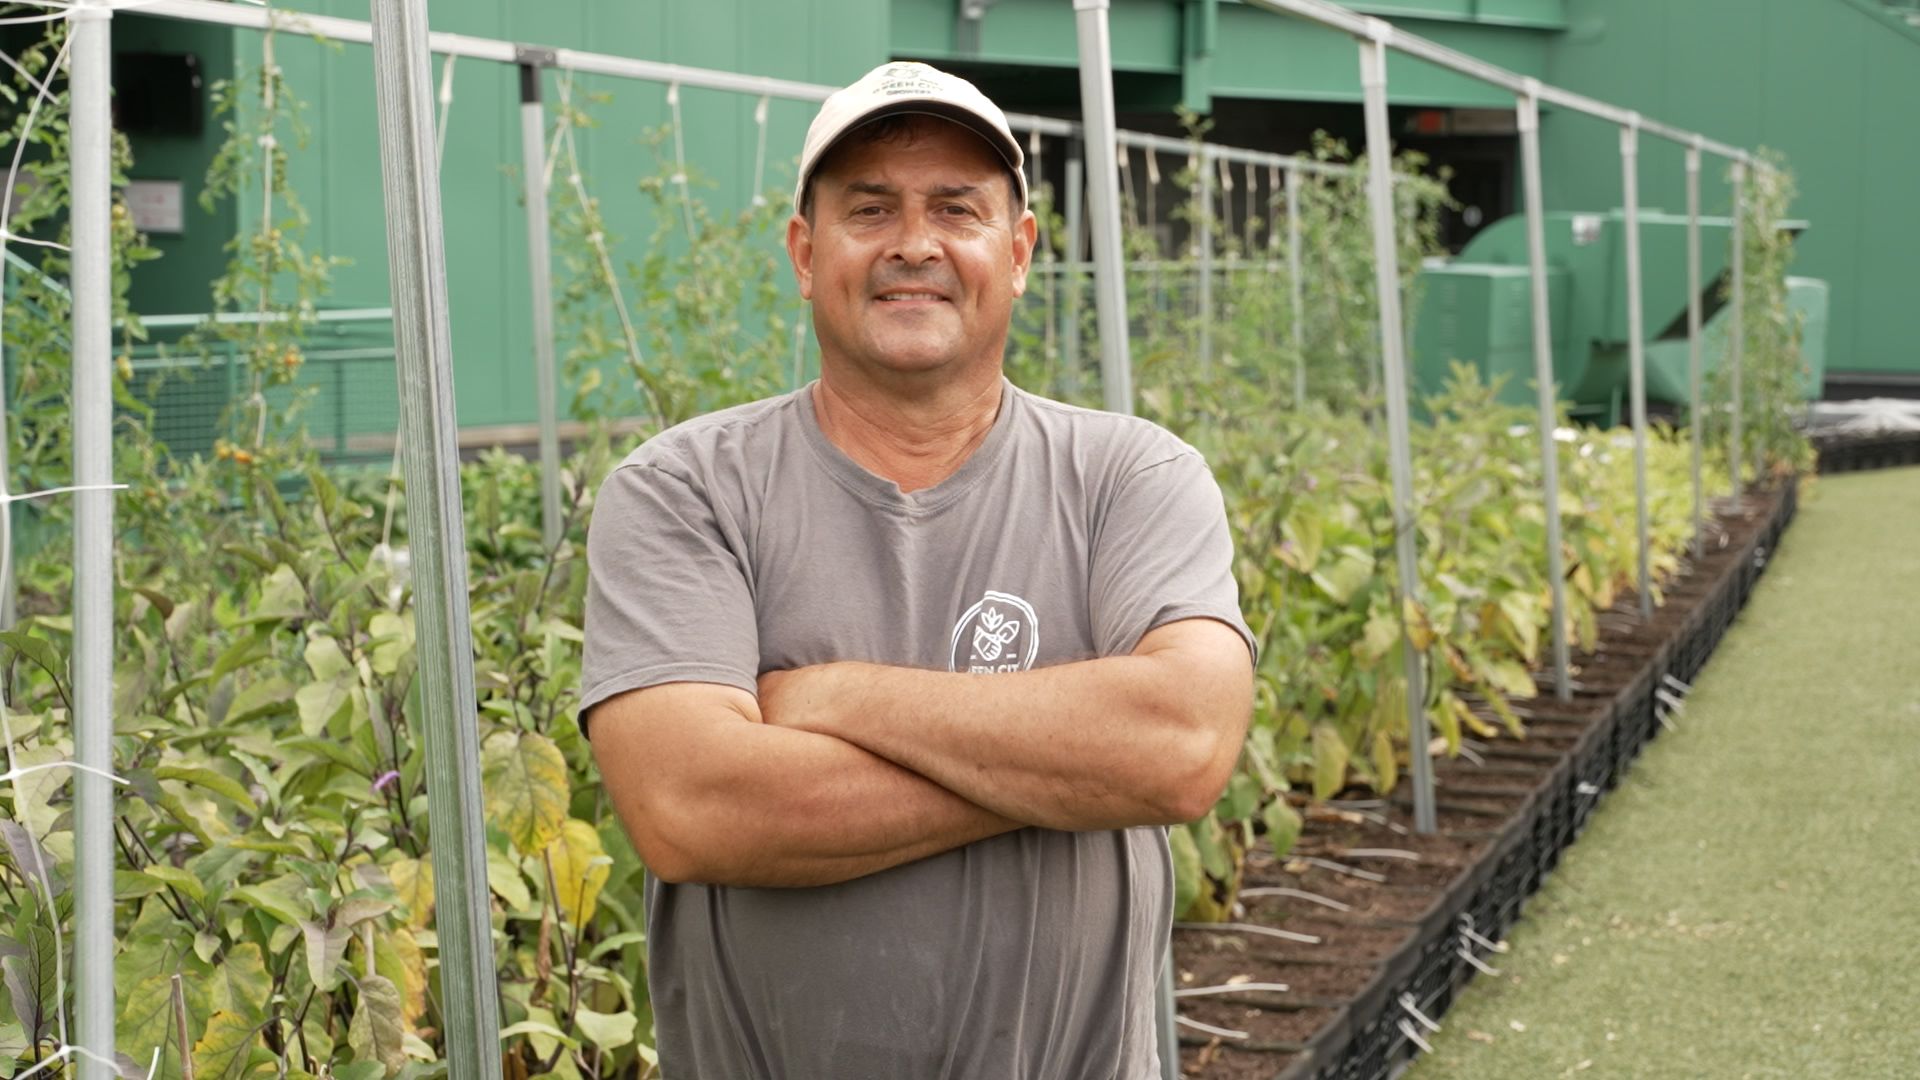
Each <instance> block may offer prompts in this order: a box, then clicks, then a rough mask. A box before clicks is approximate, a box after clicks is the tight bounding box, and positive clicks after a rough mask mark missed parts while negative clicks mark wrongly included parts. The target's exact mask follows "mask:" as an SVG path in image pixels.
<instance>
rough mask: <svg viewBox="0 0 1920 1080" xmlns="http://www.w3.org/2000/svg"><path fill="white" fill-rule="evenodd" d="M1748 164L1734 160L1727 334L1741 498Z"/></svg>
mask: <svg viewBox="0 0 1920 1080" xmlns="http://www.w3.org/2000/svg"><path fill="white" fill-rule="evenodd" d="M1746 238H1747V163H1746V162H1744V161H1736V162H1734V163H1733V252H1732V262H1733V298H1732V303H1733V310H1732V312H1730V313H1729V314H1728V323H1729V325H1728V327H1727V337H1728V339H1729V340H1730V341H1731V342H1732V345H1733V351H1732V354H1731V355H1730V357H1729V358H1728V362H1729V363H1730V364H1731V365H1732V366H1733V370H1732V371H1730V372H1728V373H1727V374H1728V376H1729V378H1731V380H1732V389H1733V418H1732V419H1733V441H1732V445H1731V446H1730V447H1729V448H1728V452H1727V466H1728V468H1730V469H1732V470H1733V494H1734V497H1735V498H1738V497H1739V496H1740V494H1741V492H1742V491H1744V490H1746V481H1745V480H1744V479H1743V478H1742V473H1743V472H1744V470H1743V469H1742V466H1743V465H1745V464H1746V452H1747V442H1746V436H1745V433H1744V432H1742V430H1741V428H1742V426H1743V421H1744V419H1745V417H1743V416H1742V415H1741V411H1740V410H1741V404H1740V369H1741V368H1743V367H1745V366H1746V358H1747V288H1746V277H1747V275H1746V264H1747V243H1746Z"/></svg>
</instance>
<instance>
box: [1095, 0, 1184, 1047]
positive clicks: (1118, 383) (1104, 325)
mask: <svg viewBox="0 0 1920 1080" xmlns="http://www.w3.org/2000/svg"><path fill="white" fill-rule="evenodd" d="M1110 3H1111V0H1073V18H1074V24H1075V29H1076V30H1077V32H1078V37H1079V46H1080V120H1081V130H1082V133H1083V135H1084V137H1085V139H1086V143H1085V147H1086V155H1087V169H1088V180H1089V183H1088V184H1087V196H1088V198H1087V202H1088V204H1089V205H1088V207H1087V209H1088V210H1089V211H1091V213H1090V215H1089V218H1090V224H1091V226H1092V230H1091V231H1092V234H1093V235H1092V239H1093V288H1094V316H1095V318H1096V319H1097V321H1098V322H1099V326H1100V389H1101V394H1102V397H1103V400H1104V402H1105V404H1106V407H1107V411H1109V412H1118V413H1132V412H1133V359H1132V356H1131V343H1130V342H1129V341H1128V339H1127V284H1126V278H1125V276H1124V275H1125V274H1126V263H1125V258H1126V254H1125V251H1124V250H1123V248H1122V246H1121V236H1120V176H1119V162H1118V158H1117V155H1116V152H1115V151H1116V149H1117V146H1116V144H1115V143H1114V128H1115V126H1116V125H1115V123H1114V115H1113V51H1112V42H1111V40H1110V39H1109V37H1108V32H1107V9H1108V7H1109V5H1110ZM1076 254H1077V252H1076ZM1068 265H1069V266H1071V265H1072V262H1071V261H1069V263H1068ZM1153 1012H1154V1027H1155V1029H1156V1030H1157V1031H1158V1032H1159V1057H1160V1076H1161V1078H1162V1080H1179V1077H1180V1036H1179V1034H1178V1032H1176V1031H1175V1024H1174V1016H1175V1013H1174V1006H1173V942H1172V941H1171V940H1169V941H1168V942H1167V943H1166V946H1165V948H1164V951H1163V952H1162V953H1161V956H1160V984H1159V986H1158V987H1156V988H1155V993H1154V1009H1153Z"/></svg>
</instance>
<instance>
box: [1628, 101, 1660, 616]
mask: <svg viewBox="0 0 1920 1080" xmlns="http://www.w3.org/2000/svg"><path fill="white" fill-rule="evenodd" d="M1620 185H1621V192H1622V198H1623V200H1624V203H1625V206H1626V211H1625V216H1626V230H1627V384H1628V394H1629V396H1630V397H1631V398H1632V407H1633V515H1634V516H1633V520H1634V537H1635V545H1634V546H1635V548H1636V549H1637V550H1638V552H1639V577H1638V578H1637V579H1636V580H1637V581H1638V582H1639V590H1640V617H1641V618H1643V619H1646V618H1652V617H1653V581H1652V574H1651V570H1650V565H1651V563H1650V553H1649V551H1648V547H1649V543H1648V540H1649V537H1648V530H1647V343H1646V330H1645V327H1644V326H1643V325H1642V324H1643V322H1644V319H1645V315H1644V313H1643V312H1642V311H1641V306H1642V305H1641V299H1640V124H1639V119H1638V114H1637V113H1636V114H1634V115H1633V116H1630V117H1629V118H1628V122H1627V123H1626V124H1624V125H1622V126H1621V128H1620Z"/></svg>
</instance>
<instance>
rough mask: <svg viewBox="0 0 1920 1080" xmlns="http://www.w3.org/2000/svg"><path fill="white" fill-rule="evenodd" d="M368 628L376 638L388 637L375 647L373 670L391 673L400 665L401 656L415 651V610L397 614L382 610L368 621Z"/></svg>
mask: <svg viewBox="0 0 1920 1080" xmlns="http://www.w3.org/2000/svg"><path fill="white" fill-rule="evenodd" d="M367 629H368V631H369V632H370V633H372V634H373V636H374V637H375V638H386V639H387V640H385V641H382V642H380V643H379V644H378V645H375V646H374V647H373V670H374V671H375V672H377V673H379V674H381V675H391V674H393V673H394V672H395V671H396V670H398V669H399V667H400V660H401V658H403V657H405V656H406V655H407V654H408V653H411V652H412V651H413V612H411V611H409V612H407V613H406V614H404V615H395V614H394V613H393V612H391V611H382V612H380V613H379V614H377V615H375V616H374V617H373V619H372V620H371V621H370V622H369V623H368V626H367Z"/></svg>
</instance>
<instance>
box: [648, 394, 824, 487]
mask: <svg viewBox="0 0 1920 1080" xmlns="http://www.w3.org/2000/svg"><path fill="white" fill-rule="evenodd" d="M798 394H799V392H798V391H795V392H789V393H785V394H779V395H776V396H774V397H769V398H761V399H759V400H758V401H749V402H747V403H745V404H743V405H734V406H730V407H728V408H725V409H719V410H717V411H714V412H710V413H704V414H702V415H700V416H696V417H693V418H692V419H690V420H684V421H682V422H680V423H678V424H675V425H674V426H672V427H670V428H668V429H666V430H665V431H662V432H659V433H657V434H655V435H653V436H652V437H650V438H648V439H647V440H646V441H645V442H642V443H641V444H640V445H639V446H636V447H634V448H633V450H632V451H630V452H629V453H628V454H627V456H626V457H625V458H622V459H621V461H620V464H618V465H616V466H614V469H613V473H612V475H614V476H618V475H620V474H622V473H632V472H635V471H638V472H647V471H657V472H661V473H665V474H667V475H668V476H671V477H673V478H674V479H676V480H679V481H681V482H682V483H686V484H689V485H696V486H697V485H698V484H699V483H700V478H701V477H703V476H705V475H707V474H709V473H710V472H711V471H712V469H713V467H714V465H715V463H716V462H717V461H719V460H721V459H723V458H728V457H751V456H752V455H753V454H755V453H756V452H760V451H769V448H770V447H773V446H775V445H777V444H778V442H779V441H780V438H781V432H780V429H781V428H782V427H784V426H786V425H787V424H788V423H789V422H790V421H792V420H793V419H794V412H795V410H796V409H797V408H798V406H799V400H798ZM769 452H770V451H769Z"/></svg>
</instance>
